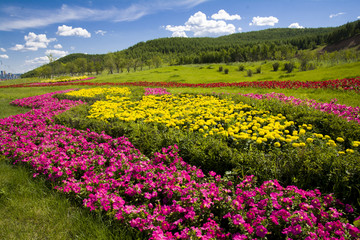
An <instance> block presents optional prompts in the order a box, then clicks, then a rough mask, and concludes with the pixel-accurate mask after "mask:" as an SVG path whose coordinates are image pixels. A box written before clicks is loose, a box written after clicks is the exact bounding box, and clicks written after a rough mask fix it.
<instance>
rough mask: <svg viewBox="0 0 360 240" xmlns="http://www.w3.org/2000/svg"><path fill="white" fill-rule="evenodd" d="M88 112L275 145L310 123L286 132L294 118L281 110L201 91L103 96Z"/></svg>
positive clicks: (105, 118) (294, 136) (295, 137)
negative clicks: (259, 107)
mask: <svg viewBox="0 0 360 240" xmlns="http://www.w3.org/2000/svg"><path fill="white" fill-rule="evenodd" d="M89 114H90V115H89V116H88V117H89V118H94V119H98V120H102V121H108V120H110V119H118V120H120V121H127V122H129V121H143V122H151V123H159V124H165V125H166V126H167V127H172V128H176V129H183V130H187V131H190V132H193V131H198V132H200V133H203V134H204V136H205V137H206V136H208V135H221V136H224V137H231V138H232V139H234V140H235V141H239V140H252V141H254V142H256V143H258V144H262V143H266V142H268V143H269V144H270V142H272V143H273V144H274V142H279V143H277V144H275V146H276V147H280V146H281V143H284V142H295V141H298V140H299V135H303V134H305V132H306V130H305V129H308V128H309V129H311V126H302V127H303V128H301V130H300V132H297V131H294V132H293V133H292V135H289V134H288V133H289V131H288V130H286V129H287V128H289V127H291V126H293V125H294V122H292V121H287V120H286V118H285V117H284V116H283V115H281V114H278V115H276V116H274V115H271V114H270V113H269V111H259V110H256V109H254V108H253V107H251V106H250V105H246V104H243V103H234V102H233V101H230V100H226V99H223V100H221V99H218V98H216V97H214V96H202V95H180V96H178V95H161V96H154V95H148V96H144V97H143V98H142V100H140V101H136V102H133V101H130V99H129V98H127V97H114V96H107V99H106V100H103V101H97V102H95V103H94V104H93V105H92V106H91V110H90V111H89ZM304 141H306V139H304ZM280 142H281V143H280ZM299 143H300V142H299ZM304 144H305V143H304ZM304 144H300V145H299V146H304Z"/></svg>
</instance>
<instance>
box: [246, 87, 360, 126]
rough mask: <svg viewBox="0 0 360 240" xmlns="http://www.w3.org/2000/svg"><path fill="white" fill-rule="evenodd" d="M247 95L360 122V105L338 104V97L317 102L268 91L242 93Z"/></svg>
mask: <svg viewBox="0 0 360 240" xmlns="http://www.w3.org/2000/svg"><path fill="white" fill-rule="evenodd" d="M240 95H242V96H245V97H250V98H254V99H277V100H280V101H282V102H286V103H291V104H294V105H307V106H310V107H312V108H315V109H317V110H320V111H322V112H326V113H332V114H335V115H337V116H339V117H342V118H345V119H347V120H348V121H356V122H357V123H359V124H360V107H351V106H346V105H342V104H337V103H336V102H337V99H333V100H332V101H331V102H330V103H322V102H317V101H315V100H312V99H305V100H304V99H300V98H295V97H292V96H290V97H287V96H285V94H283V93H274V92H273V93H266V94H254V93H249V94H240Z"/></svg>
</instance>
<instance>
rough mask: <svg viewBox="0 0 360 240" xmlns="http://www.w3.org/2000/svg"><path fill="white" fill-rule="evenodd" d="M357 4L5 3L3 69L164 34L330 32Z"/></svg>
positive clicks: (359, 10) (188, 0)
mask: <svg viewBox="0 0 360 240" xmlns="http://www.w3.org/2000/svg"><path fill="white" fill-rule="evenodd" d="M357 19H360V1H359V0H276V1H275V0H274V1H273V0H153V1H150V0H134V1H130V0H112V1H110V0H101V1H97V0H92V1H80V0H71V1H68V0H66V1H59V0H51V1H49V0H33V1H28V0H2V1H1V2H0V70H5V71H7V72H12V73H23V72H26V71H28V70H31V69H34V68H36V67H38V66H41V65H43V64H45V63H47V62H48V58H47V55H49V54H52V55H53V56H54V57H56V58H59V57H62V56H65V55H67V54H71V53H88V54H102V53H108V52H114V51H117V50H123V49H126V48H128V47H130V46H132V45H134V44H136V43H138V42H140V41H147V40H151V39H156V38H163V37H216V36H221V35H228V34H232V33H238V32H249V31H257V30H262V29H267V28H287V27H294V28H317V27H335V26H339V25H342V24H345V23H347V22H351V21H355V20H357Z"/></svg>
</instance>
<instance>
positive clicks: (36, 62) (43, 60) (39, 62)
mask: <svg viewBox="0 0 360 240" xmlns="http://www.w3.org/2000/svg"><path fill="white" fill-rule="evenodd" d="M25 63H26V64H27V65H37V66H39V65H43V64H45V63H49V58H48V57H46V56H44V57H37V58H34V59H30V60H25Z"/></svg>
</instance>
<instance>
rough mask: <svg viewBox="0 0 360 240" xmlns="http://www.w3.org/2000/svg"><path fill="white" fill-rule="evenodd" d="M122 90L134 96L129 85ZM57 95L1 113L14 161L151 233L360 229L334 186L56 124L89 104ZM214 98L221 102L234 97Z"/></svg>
mask: <svg viewBox="0 0 360 240" xmlns="http://www.w3.org/2000/svg"><path fill="white" fill-rule="evenodd" d="M95 91H98V90H95ZM154 91H156V90H154ZM79 92H81V91H79ZM114 92H116V94H120V95H121V94H123V95H127V94H128V91H127V90H123V91H116V90H115V91H114ZM119 92H121V93H119ZM72 93H73V94H74V93H75V92H72ZM83 93H84V92H83ZM58 94H59V93H58ZM101 94H104V92H101ZM53 95H54V93H53V94H46V95H42V96H36V97H30V98H26V99H19V100H16V101H14V102H13V104H15V105H19V106H29V107H34V109H33V110H31V111H30V112H28V113H26V114H20V115H15V116H12V117H9V118H5V119H2V120H1V130H0V131H1V140H0V141H1V147H0V151H1V152H2V154H4V155H6V156H7V157H8V158H10V159H12V160H13V161H14V162H17V163H20V162H22V163H24V164H28V165H29V166H32V168H33V169H34V171H35V173H34V175H35V176H36V175H38V174H41V175H45V176H47V177H48V179H49V181H51V182H52V184H53V186H54V187H55V188H56V189H57V190H58V191H60V192H64V194H67V195H68V196H69V197H75V198H80V199H82V200H83V203H84V206H85V207H87V208H89V209H90V210H92V211H101V212H104V213H107V214H108V215H110V216H112V217H113V218H114V219H117V220H118V221H120V222H123V223H124V224H126V225H127V226H129V227H133V228H136V229H138V230H139V231H142V232H144V237H145V236H147V237H146V238H150V239H196V238H198V239H227V238H230V239H254V238H257V239H285V238H288V239H308V240H310V239H357V238H359V237H360V230H359V229H358V228H357V227H355V226H354V225H353V221H354V220H355V221H356V220H357V219H356V216H354V215H353V213H354V210H353V208H352V207H351V206H350V205H348V204H346V203H342V202H341V201H339V199H337V198H336V197H335V196H334V195H333V194H321V192H320V191H319V190H317V189H316V190H308V191H306V190H302V189H299V188H297V187H295V186H285V187H284V186H281V185H280V184H279V183H278V181H276V180H268V181H265V182H263V183H260V184H257V182H256V180H255V178H254V176H245V177H243V178H241V179H234V178H231V177H230V176H227V175H225V176H221V175H219V174H217V173H216V172H215V171H210V172H208V173H204V172H203V171H202V170H201V168H199V167H195V166H192V165H189V164H188V163H186V162H184V161H183V160H182V159H181V157H179V155H178V151H179V150H178V149H177V148H178V147H177V146H176V145H175V146H170V147H167V148H163V149H162V151H161V152H157V153H154V154H153V155H152V156H149V157H146V156H145V155H143V154H141V153H140V152H139V150H137V149H136V148H134V146H133V145H132V144H131V142H129V141H128V139H127V138H125V137H120V138H113V137H110V136H108V135H106V134H104V133H100V134H99V133H95V132H91V131H89V130H88V131H81V130H76V129H72V128H68V127H64V126H61V125H57V124H54V123H53V120H52V117H53V116H54V115H56V114H60V113H62V112H64V111H67V110H68V109H69V108H71V107H74V106H76V105H82V104H83V102H81V101H70V100H58V99H55V98H52V96H53ZM148 96H149V97H151V95H148ZM163 96H167V95H163ZM119 98H126V97H121V96H117V97H114V96H112V97H108V99H110V101H113V100H114V101H118V100H119ZM175 100H178V101H179V99H174V101H175ZM202 100H205V99H202ZM208 100H209V101H210V103H212V104H214V103H219V104H220V105H219V106H220V107H224V106H227V105H226V104H230V103H228V102H226V101H219V102H216V101H215V99H211V98H210V99H208ZM169 102H171V101H169ZM221 104H222V105H221ZM248 108H249V109H248ZM234 109H235V107H234ZM242 109H243V110H240V109H239V110H240V112H241V111H244V112H245V110H249V111H252V110H250V109H251V108H250V107H246V108H242ZM235 112H236V111H235ZM278 117H279V118H280V119H278V120H280V121H281V120H282V121H284V120H285V119H282V117H280V116H278ZM252 118H254V117H252ZM259 122H260V119H259ZM264 122H265V120H264ZM269 122H270V123H271V122H272V120H271V121H269ZM273 122H276V121H273ZM284 122H285V121H284ZM229 123H230V122H229ZM205 125H206V124H205ZM278 125H280V123H279V124H278ZM235 126H236V124H235ZM292 126H293V124H291V125H289V126H287V127H292ZM307 127H308V126H307ZM285 128H286V127H285ZM307 130H309V131H310V130H311V129H307ZM305 134H307V133H305ZM326 141H327V142H328V139H326ZM335 141H337V142H339V143H340V142H341V139H337V140H335ZM335 141H334V142H335ZM357 143H358V142H354V145H356V144H357ZM329 147H331V146H329ZM180 152H181V149H180ZM355 154H356V153H355ZM349 220H350V221H349Z"/></svg>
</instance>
